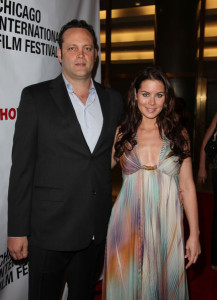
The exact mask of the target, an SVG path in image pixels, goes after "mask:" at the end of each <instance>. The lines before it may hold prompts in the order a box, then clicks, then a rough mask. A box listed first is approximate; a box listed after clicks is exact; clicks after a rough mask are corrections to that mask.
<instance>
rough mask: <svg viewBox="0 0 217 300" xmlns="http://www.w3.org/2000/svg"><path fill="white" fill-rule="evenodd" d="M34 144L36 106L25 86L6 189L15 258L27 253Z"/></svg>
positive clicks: (35, 142)
mask: <svg viewBox="0 0 217 300" xmlns="http://www.w3.org/2000/svg"><path fill="white" fill-rule="evenodd" d="M36 147H37V114H36V108H35V106H34V103H33V98H32V96H31V95H30V93H29V92H28V89H24V91H23V93H22V96H21V101H20V105H19V109H18V117H17V121H16V126H15V133H14V142H13V149H12V167H11V173H10V181H9V191H8V236H9V239H8V249H9V251H10V253H11V255H12V257H13V258H14V259H22V258H24V257H26V256H27V245H28V242H27V236H28V235H29V234H30V232H29V224H30V209H31V196H32V186H33V176H34V168H35V160H36Z"/></svg>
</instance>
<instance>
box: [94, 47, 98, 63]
mask: <svg viewBox="0 0 217 300" xmlns="http://www.w3.org/2000/svg"><path fill="white" fill-rule="evenodd" d="M94 52H95V61H96V60H97V55H98V51H97V49H95V50H94Z"/></svg>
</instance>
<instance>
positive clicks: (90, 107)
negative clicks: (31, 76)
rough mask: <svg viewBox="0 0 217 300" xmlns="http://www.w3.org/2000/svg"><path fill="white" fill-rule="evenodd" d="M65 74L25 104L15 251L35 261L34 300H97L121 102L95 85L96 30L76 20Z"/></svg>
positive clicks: (63, 54)
mask: <svg viewBox="0 0 217 300" xmlns="http://www.w3.org/2000/svg"><path fill="white" fill-rule="evenodd" d="M59 46H60V48H59V49H58V59H59V61H60V64H61V65H62V74H61V75H59V76H58V77H57V78H56V79H54V80H50V81H46V82H42V83H39V84H36V85H32V86H29V87H26V88H25V89H24V90H23V92H22V96H21V102H20V106H19V110H18V111H19V112H18V119H17V122H16V128H15V135H14V145H13V151H12V168H11V175H10V184H9V205H8V212H9V216H8V236H9V238H8V249H9V251H10V253H11V255H12V257H13V258H14V259H16V260H20V259H23V258H25V257H27V254H28V256H29V299H30V300H36V299H37V300H39V299H40V300H43V299H44V300H45V299H46V300H55V299H59V295H60V294H61V289H62V283H63V278H64V276H66V281H67V283H68V288H69V295H68V299H76V300H79V299H84V300H87V299H92V296H91V294H92V283H93V278H94V275H95V271H96V267H97V263H98V258H99V257H100V254H101V253H102V252H103V250H104V243H105V237H106V231H107V224H108V220H109V216H110V209H111V171H110V170H111V149H112V144H113V140H114V135H115V130H116V127H117V126H118V124H119V121H120V116H121V112H122V100H121V97H120V95H119V94H118V93H117V92H115V91H113V90H112V89H109V88H106V87H104V86H102V85H100V84H98V83H96V82H94V81H93V80H92V79H91V73H92V70H93V67H94V63H95V61H96V58H97V41H96V36H95V33H94V30H93V28H92V26H90V25H88V24H87V23H86V22H85V21H83V20H72V21H71V22H69V23H67V24H66V25H64V26H63V27H62V29H61V31H60V34H59Z"/></svg>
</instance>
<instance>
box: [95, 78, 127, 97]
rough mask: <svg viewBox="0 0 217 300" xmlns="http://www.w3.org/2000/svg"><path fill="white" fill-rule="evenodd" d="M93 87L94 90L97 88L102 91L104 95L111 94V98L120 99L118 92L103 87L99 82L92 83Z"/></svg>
mask: <svg viewBox="0 0 217 300" xmlns="http://www.w3.org/2000/svg"><path fill="white" fill-rule="evenodd" d="M94 86H95V88H96V90H97V89H98V88H99V89H101V90H102V91H104V92H106V93H109V94H112V96H116V97H118V98H122V96H121V94H120V93H119V92H118V91H116V90H114V89H113V88H111V87H107V86H105V85H103V84H101V83H99V82H96V81H94Z"/></svg>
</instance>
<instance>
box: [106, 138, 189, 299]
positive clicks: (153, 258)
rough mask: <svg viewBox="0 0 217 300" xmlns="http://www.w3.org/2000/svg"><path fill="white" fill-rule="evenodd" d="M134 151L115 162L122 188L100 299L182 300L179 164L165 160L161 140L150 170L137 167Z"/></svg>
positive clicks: (184, 286)
mask: <svg viewBox="0 0 217 300" xmlns="http://www.w3.org/2000/svg"><path fill="white" fill-rule="evenodd" d="M137 149H138V148H137V146H135V147H134V149H133V150H132V151H126V152H125V153H124V155H123V156H122V157H121V160H120V163H121V167H122V172H123V184H122V188H121V191H120V194H119V196H118V198H117V200H116V202H115V204H114V207H113V210H112V214H111V218H110V222H109V228H108V235H107V246H106V254H105V265H104V276H103V300H170V299H177V300H178V299H179V300H187V299H189V297H188V287H187V280H186V273H185V264H184V261H185V259H184V237H183V223H182V221H183V210H182V207H181V204H180V200H179V187H178V175H179V169H180V164H179V163H178V160H177V157H174V156H172V157H167V156H168V154H169V152H170V151H171V149H170V144H169V141H168V139H167V138H166V137H163V142H162V149H161V152H160V157H159V161H158V164H157V165H156V166H154V167H146V166H143V165H141V163H140V160H139V155H138V150H137Z"/></svg>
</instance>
